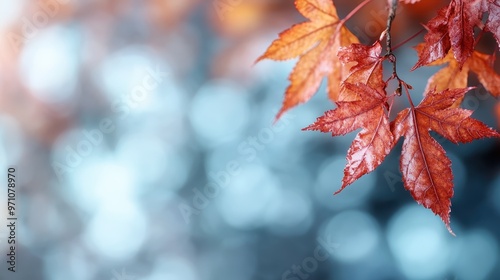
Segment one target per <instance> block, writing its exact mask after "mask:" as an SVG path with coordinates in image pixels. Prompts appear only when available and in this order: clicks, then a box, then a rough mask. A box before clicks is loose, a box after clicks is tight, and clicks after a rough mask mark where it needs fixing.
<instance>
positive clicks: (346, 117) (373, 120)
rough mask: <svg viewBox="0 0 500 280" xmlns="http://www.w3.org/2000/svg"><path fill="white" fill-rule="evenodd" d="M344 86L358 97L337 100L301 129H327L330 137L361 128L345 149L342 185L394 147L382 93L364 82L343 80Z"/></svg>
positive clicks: (375, 163)
mask: <svg viewBox="0 0 500 280" xmlns="http://www.w3.org/2000/svg"><path fill="white" fill-rule="evenodd" d="M344 86H345V89H346V90H349V91H352V93H350V94H353V95H355V94H358V95H359V100H356V101H339V102H337V105H338V108H336V109H334V110H331V111H328V112H326V113H325V114H324V115H323V116H322V117H319V118H318V119H317V120H316V122H315V123H314V124H312V125H310V126H308V127H306V128H304V129H303V130H319V131H321V132H330V133H332V136H339V135H345V134H347V133H349V132H352V131H354V130H357V129H359V128H363V129H362V130H361V131H360V132H359V133H358V135H356V138H355V139H354V141H353V142H352V145H351V147H350V148H349V151H348V152H347V166H346V167H345V169H344V178H343V179H342V187H341V188H340V190H338V191H337V192H336V193H339V192H340V191H342V190H343V189H344V188H345V187H346V186H348V185H350V184H352V183H353V182H354V181H356V180H357V179H359V178H360V177H361V176H363V175H365V174H367V173H369V172H371V171H373V170H375V168H377V167H378V166H379V165H380V164H381V163H382V161H383V160H384V158H385V157H386V156H387V155H388V154H389V152H390V151H391V149H392V147H393V143H394V137H393V135H392V133H391V130H390V124H389V120H388V117H387V113H386V111H385V108H386V105H387V104H386V96H385V92H384V93H382V92H380V91H377V90H375V89H373V88H371V87H369V86H367V85H365V84H350V83H345V85H344Z"/></svg>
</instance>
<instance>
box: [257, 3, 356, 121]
mask: <svg viewBox="0 0 500 280" xmlns="http://www.w3.org/2000/svg"><path fill="white" fill-rule="evenodd" d="M295 6H296V8H297V10H298V11H299V12H300V13H301V14H302V15H304V16H305V17H306V18H308V19H309V20H310V21H307V22H303V23H300V24H296V25H294V26H292V27H291V28H290V29H288V30H286V31H284V32H282V33H281V34H280V36H279V38H278V39H277V40H275V41H274V42H273V43H272V44H271V46H269V48H268V49H267V51H266V52H265V53H264V54H263V55H262V56H261V57H260V58H259V59H257V61H260V60H262V59H265V58H268V59H273V60H287V59H292V58H296V57H300V59H299V61H298V62H297V65H296V66H295V68H294V69H293V71H292V73H291V74H290V76H289V80H290V86H289V87H288V88H287V90H286V92H285V100H284V102H283V106H282V108H281V109H280V111H279V113H278V114H277V116H276V119H278V118H279V117H280V116H281V115H282V114H283V113H284V112H286V111H287V110H288V109H290V108H292V107H294V106H296V105H298V104H300V103H304V102H307V101H308V100H309V99H310V98H311V97H312V96H313V95H314V94H315V93H316V91H317V90H318V88H319V86H320V84H321V81H322V80H323V78H324V77H327V78H328V96H329V98H330V99H332V100H333V101H336V100H337V97H338V94H339V84H340V82H342V81H343V80H344V79H345V77H346V76H347V71H348V68H346V67H345V66H344V65H342V64H341V63H340V61H339V59H338V57H337V52H338V50H339V48H340V47H342V46H347V45H350V44H352V43H357V42H358V39H357V37H356V36H354V35H353V34H352V33H351V32H350V31H349V30H348V29H347V28H346V27H345V26H344V22H343V21H342V20H340V19H339V17H338V15H337V10H336V8H335V6H334V5H333V1H331V0H297V1H295Z"/></svg>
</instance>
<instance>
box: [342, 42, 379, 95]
mask: <svg viewBox="0 0 500 280" xmlns="http://www.w3.org/2000/svg"><path fill="white" fill-rule="evenodd" d="M381 52H382V46H381V45H380V42H379V41H376V42H375V43H374V44H373V45H371V46H365V45H361V44H352V45H350V46H348V47H344V48H341V49H340V51H339V55H338V56H339V59H340V61H341V62H342V63H343V64H344V65H352V64H353V63H356V64H355V65H353V66H352V67H351V69H350V70H349V76H347V78H346V79H345V81H343V82H344V83H351V84H353V83H363V84H366V85H368V86H369V87H371V88H373V89H376V90H380V91H384V89H385V86H386V83H385V82H384V76H383V70H382V62H383V60H384V58H383V57H381V56H380V53H381ZM348 92H349V91H347V92H346V91H344V90H343V86H342V87H341V91H340V94H339V97H338V101H354V100H356V97H355V96H353V95H349V94H346V93H348Z"/></svg>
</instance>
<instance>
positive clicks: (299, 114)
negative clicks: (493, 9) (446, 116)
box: [0, 0, 500, 280]
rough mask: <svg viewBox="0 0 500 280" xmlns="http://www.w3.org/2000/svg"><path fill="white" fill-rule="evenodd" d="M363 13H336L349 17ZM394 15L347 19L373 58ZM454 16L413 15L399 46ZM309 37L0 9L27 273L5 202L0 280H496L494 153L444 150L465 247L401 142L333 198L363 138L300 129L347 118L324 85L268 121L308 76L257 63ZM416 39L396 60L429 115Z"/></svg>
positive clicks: (268, 19)
mask: <svg viewBox="0 0 500 280" xmlns="http://www.w3.org/2000/svg"><path fill="white" fill-rule="evenodd" d="M360 2H361V1H335V3H336V5H337V8H338V13H339V15H340V16H345V15H346V14H347V13H348V12H349V11H351V10H352V9H353V8H354V7H355V6H356V5H357V4H359V3H360ZM385 2H386V1H373V3H371V4H370V5H368V6H366V7H365V8H363V9H362V10H361V11H360V12H359V13H358V14H357V15H356V16H355V17H354V18H353V19H352V20H350V21H349V22H348V27H349V28H350V29H351V30H352V32H353V33H354V34H356V35H357V36H358V37H359V38H360V40H361V42H362V43H365V44H371V43H372V42H373V41H374V40H375V39H376V38H378V36H379V34H380V32H381V31H382V30H383V29H384V28H385V22H386V12H385ZM446 2H447V1H430V0H423V1H421V3H420V4H418V5H415V6H404V5H402V6H400V8H399V13H398V17H397V19H396V22H395V27H394V28H395V31H394V40H395V42H396V44H397V43H398V42H402V41H404V40H406V39H407V38H409V37H411V36H412V35H413V34H415V33H417V32H418V31H419V30H420V29H421V28H422V26H421V25H420V23H422V22H426V21H427V20H428V19H430V18H432V17H433V16H434V15H435V13H436V8H438V7H442V6H444V5H446ZM301 21H304V19H303V18H302V17H301V16H300V15H299V14H298V13H297V12H296V11H295V9H294V6H293V1H291V0H272V1H271V0H182V1H181V0H121V1H118V0H99V1H98V0H87V1H76V0H44V1H35V0H31V1H28V0H16V1H14V0H0V35H1V36H0V167H1V170H2V174H4V175H2V177H1V178H3V179H2V180H4V181H3V182H4V183H2V185H6V184H7V168H8V167H10V166H15V168H16V176H17V187H16V201H15V202H16V214H17V216H18V220H17V227H16V231H17V235H16V238H17V242H16V256H17V259H16V272H15V273H13V272H10V271H8V267H9V264H8V263H7V255H6V254H7V253H8V252H9V250H8V247H9V244H7V240H8V236H9V232H10V230H9V229H8V228H7V226H6V225H7V224H8V223H7V217H8V211H7V190H6V187H5V188H2V190H3V191H1V192H0V206H1V208H2V211H0V213H1V217H0V218H1V220H0V225H1V226H0V252H1V257H0V260H1V261H0V263H1V265H0V279H6V280H7V279H23V280H24V279H37V280H38V279H50V280H67V279H74V280H86V279H99V280H101V279H102V280H132V279H140V280H282V279H288V280H298V279H313V280H314V279H318V280H320V279H321V280H329V279H332V280H333V279H335V280H337V279H338V280H342V279H348V280H356V279H380V280H382V279H448V280H450V279H475V280H477V279H498V278H500V261H499V256H498V255H499V242H500V222H499V220H500V161H499V157H500V144H499V141H498V140H496V141H495V140H481V141H476V142H474V143H471V144H467V145H452V144H451V143H449V142H448V141H446V140H443V139H440V138H439V137H437V139H438V141H439V142H440V143H441V144H442V145H443V146H444V147H445V149H446V151H447V153H448V156H449V157H450V158H451V160H452V168H453V171H454V175H455V178H454V184H455V195H454V197H453V200H452V213H451V217H452V220H451V226H452V228H453V230H454V232H455V233H456V235H457V236H456V237H453V236H452V235H450V234H449V233H448V232H447V230H446V228H445V226H444V225H443V223H442V222H441V220H440V219H439V218H438V217H436V216H434V215H433V214H432V212H431V211H430V210H427V209H424V208H423V207H422V206H419V205H417V203H416V202H414V201H413V199H412V198H411V195H410V194H409V193H408V192H407V191H406V190H404V188H403V185H402V182H401V175H400V173H399V167H398V166H399V165H398V161H399V153H400V151H401V141H400V142H399V145H398V146H397V147H396V148H395V149H394V151H393V152H392V153H391V154H390V155H389V156H388V158H387V159H386V160H385V162H384V163H383V165H382V166H380V167H379V168H378V169H377V171H376V172H373V173H371V174H368V175H366V176H364V177H363V178H362V179H360V180H359V181H357V182H356V183H354V184H353V185H351V186H349V187H348V188H346V189H345V190H344V191H343V192H342V193H341V194H339V195H336V196H333V192H334V191H336V190H338V188H339V187H340V185H341V178H342V174H343V168H344V165H345V154H346V152H347V149H348V147H349V145H350V143H351V141H352V140H353V138H354V136H355V134H356V133H352V134H350V135H347V136H345V137H339V138H332V137H330V135H327V134H321V133H317V132H302V131H301V128H303V127H305V126H307V125H309V124H311V123H312V122H313V121H314V120H315V119H316V117H318V116H320V115H322V114H323V112H324V111H326V110H329V109H332V108H334V106H333V104H332V103H331V102H330V101H328V100H327V98H326V94H325V90H324V85H323V87H322V88H321V89H320V91H319V92H318V94H317V95H316V96H315V97H314V98H313V99H312V100H311V101H310V102H309V103H307V104H305V105H302V106H299V107H297V108H295V109H293V110H291V111H289V113H287V114H285V115H284V117H283V118H282V119H281V120H280V121H279V122H277V123H276V124H273V119H274V116H275V114H276V113H277V111H278V109H279V107H280V105H281V102H282V98H283V93H284V91H285V89H286V87H287V84H288V81H287V76H288V74H289V73H290V71H291V69H292V68H293V65H294V63H295V61H287V62H272V61H264V62H261V63H259V64H257V65H254V61H255V59H256V58H257V57H258V56H259V55H260V54H262V53H263V52H264V51H265V49H266V47H267V46H268V45H269V44H270V43H271V42H272V40H274V39H275V38H276V37H277V34H278V33H279V32H281V31H282V30H284V29H286V28H288V27H289V26H291V25H292V24H296V23H299V22H301ZM420 40H422V36H419V37H417V38H416V39H414V40H412V41H410V42H408V43H407V44H405V45H404V46H403V47H401V48H399V49H398V50H397V56H398V63H399V64H398V67H399V71H400V73H399V74H400V75H401V76H402V77H403V78H404V79H405V80H406V81H407V82H408V83H410V84H411V85H413V86H414V88H415V90H414V91H413V92H412V94H413V95H414V96H415V98H414V100H415V101H416V102H418V101H419V100H420V99H421V96H422V92H423V90H424V88H425V84H426V80H427V78H428V77H429V76H430V75H432V74H433V73H434V72H435V71H436V70H437V69H438V68H436V67H434V68H425V69H419V70H417V71H415V72H413V73H410V72H409V71H408V70H409V69H410V68H411V67H412V66H413V64H414V63H415V62H416V61H417V57H416V55H415V51H414V50H413V49H412V48H411V46H414V45H416V44H417V43H418V42H420ZM495 46H496V45H495V42H494V40H493V39H492V38H491V37H490V36H488V35H485V37H484V40H482V41H481V45H480V46H479V48H480V49H482V50H484V51H486V52H489V53H492V50H493V49H494V48H495ZM497 69H498V68H497ZM470 82H471V84H474V85H475V84H477V82H476V78H475V77H474V76H471V78H470ZM403 99H404V98H401V100H397V103H396V105H395V106H396V107H395V108H394V110H393V111H395V112H397V111H398V110H400V109H403V108H404V107H405V106H406V105H407V104H406V103H405V102H406V101H405V100H403ZM496 102H497V100H495V99H494V98H493V97H492V96H491V95H489V94H488V93H487V92H486V91H485V90H484V89H483V88H482V87H481V86H479V87H478V88H477V89H476V90H474V91H472V92H471V93H469V94H468V95H467V97H466V99H465V101H464V105H463V107H465V108H469V109H473V110H477V111H476V113H474V116H475V117H476V118H478V119H480V120H482V121H483V122H485V123H487V124H488V125H490V126H493V127H498V125H497V123H496V118H495V117H494V115H493V112H494V106H495V103H496ZM4 223H5V224H4Z"/></svg>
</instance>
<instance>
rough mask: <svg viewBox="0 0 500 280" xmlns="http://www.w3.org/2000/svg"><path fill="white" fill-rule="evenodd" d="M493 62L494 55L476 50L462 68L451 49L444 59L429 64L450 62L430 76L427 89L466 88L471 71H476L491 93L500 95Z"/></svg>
mask: <svg viewBox="0 0 500 280" xmlns="http://www.w3.org/2000/svg"><path fill="white" fill-rule="evenodd" d="M424 47H425V46H424V44H420V45H418V46H416V47H415V49H416V50H417V51H419V52H420V51H421V50H422V48H424ZM493 62H494V57H493V56H491V55H487V54H483V53H480V52H478V51H474V52H473V53H472V55H471V57H469V58H468V59H467V60H466V61H465V63H464V64H463V67H462V69H460V66H459V63H458V62H457V61H456V60H455V59H454V58H453V54H452V52H451V51H450V52H449V53H448V55H447V56H446V57H444V58H443V59H438V60H436V61H434V62H432V63H430V64H429V66H435V65H441V64H445V63H448V65H447V66H446V67H444V68H443V69H441V70H439V71H438V72H437V73H436V74H434V75H433V76H432V77H430V78H429V81H428V82H427V88H426V89H425V91H426V92H428V91H431V90H435V91H443V90H445V89H455V88H465V87H467V78H468V76H469V75H468V74H469V72H474V73H475V74H476V75H477V77H478V79H479V81H480V82H481V84H483V86H484V88H485V89H486V90H487V91H488V92H490V93H491V95H493V96H500V75H499V74H497V73H496V71H495V69H493ZM458 101H459V102H457V103H456V105H457V106H458V105H460V102H461V99H459V100H458Z"/></svg>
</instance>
